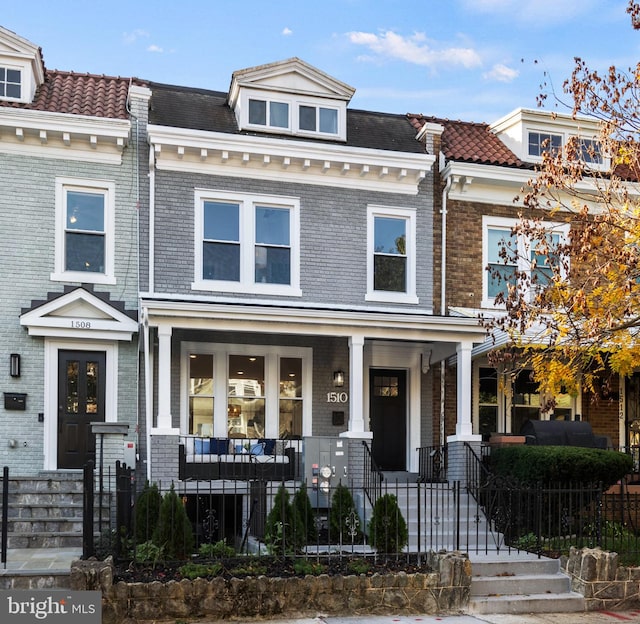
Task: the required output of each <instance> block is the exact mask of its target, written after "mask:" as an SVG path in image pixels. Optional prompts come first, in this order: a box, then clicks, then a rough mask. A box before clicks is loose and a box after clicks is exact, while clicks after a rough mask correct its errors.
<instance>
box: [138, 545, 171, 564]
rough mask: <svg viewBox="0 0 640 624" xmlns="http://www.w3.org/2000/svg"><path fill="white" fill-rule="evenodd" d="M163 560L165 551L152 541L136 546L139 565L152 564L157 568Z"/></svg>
mask: <svg viewBox="0 0 640 624" xmlns="http://www.w3.org/2000/svg"><path fill="white" fill-rule="evenodd" d="M163 558H164V549H163V548H162V546H158V544H156V543H154V542H152V541H151V540H149V541H146V542H142V544H138V545H137V546H136V561H137V562H138V563H151V564H153V566H154V567H155V566H156V565H157V563H158V561H161V560H162V559H163Z"/></svg>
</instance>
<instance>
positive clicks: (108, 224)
mask: <svg viewBox="0 0 640 624" xmlns="http://www.w3.org/2000/svg"><path fill="white" fill-rule="evenodd" d="M67 191H78V192H81V193H98V194H102V195H103V196H104V271H103V272H100V273H97V272H92V271H67V270H66V267H65V232H66V223H67ZM115 191H116V186H115V182H113V181H110V180H90V179H86V178H66V177H59V178H56V181H55V202H56V232H55V244H56V249H55V270H54V272H53V273H52V274H51V276H50V279H51V280H53V281H62V282H83V283H89V284H110V285H113V284H115V283H116V276H115V195H116V193H115Z"/></svg>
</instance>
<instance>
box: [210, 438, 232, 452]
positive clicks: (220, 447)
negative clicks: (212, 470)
mask: <svg viewBox="0 0 640 624" xmlns="http://www.w3.org/2000/svg"><path fill="white" fill-rule="evenodd" d="M210 448H211V454H212V455H226V454H227V453H228V452H229V440H227V438H211V445H210Z"/></svg>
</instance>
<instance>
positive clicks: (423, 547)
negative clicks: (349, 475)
mask: <svg viewBox="0 0 640 624" xmlns="http://www.w3.org/2000/svg"><path fill="white" fill-rule="evenodd" d="M107 478H109V479H110V482H112V483H114V484H115V488H116V489H115V492H114V493H112V494H111V495H110V496H108V497H107V499H108V500H109V501H110V505H111V508H110V510H109V511H108V513H105V512H104V511H103V512H102V514H104V517H105V518H107V520H106V521H103V526H102V530H101V531H99V532H97V533H96V527H98V526H99V525H100V522H99V521H98V519H99V518H102V517H103V515H101V514H100V513H99V512H98V511H97V507H98V505H97V504H95V503H94V514H93V521H92V522H91V523H89V522H87V524H86V526H87V530H89V527H90V526H91V527H92V528H93V532H92V536H93V535H96V534H97V535H98V538H97V540H98V541H97V543H96V544H95V545H94V547H93V549H88V550H87V551H86V553H85V554H92V553H93V552H95V551H96V550H98V551H101V552H99V553H98V554H106V553H105V552H104V550H105V548H110V549H111V551H110V554H114V555H116V556H117V557H119V558H120V559H126V558H133V557H134V556H135V553H136V551H137V550H139V548H140V546H141V545H142V544H146V547H147V549H148V544H149V542H153V540H154V533H155V531H156V529H157V523H158V518H160V517H162V515H163V513H164V514H165V519H164V522H165V523H166V522H168V523H170V525H171V527H170V529H169V531H168V534H170V535H174V534H176V531H178V533H179V534H181V533H180V531H182V530H183V529H182V528H180V527H181V526H182V525H181V524H180V520H179V518H178V517H177V514H178V512H177V511H176V509H177V508H176V507H175V506H174V507H173V508H171V507H169V509H170V511H169V512H166V511H165V512H163V511H162V506H163V504H164V500H165V498H166V497H167V496H169V495H172V496H175V497H176V499H177V500H178V501H179V508H180V513H182V512H184V515H185V517H186V518H187V519H188V521H187V523H188V530H187V533H188V534H189V535H190V536H191V537H187V536H186V533H185V537H184V546H185V547H188V548H191V549H192V550H193V552H196V551H197V550H198V549H200V548H201V547H202V546H203V545H207V544H210V545H212V544H218V543H222V542H224V543H226V545H228V546H230V547H232V548H233V549H234V550H235V552H237V553H256V554H276V555H277V554H292V553H295V554H296V556H303V557H317V556H319V555H320V554H322V555H323V556H324V555H332V556H335V555H337V556H344V555H345V554H347V555H358V556H362V555H371V556H375V555H377V554H381V553H384V554H385V555H387V556H388V555H389V554H393V555H394V556H398V557H402V556H405V555H407V554H418V555H421V554H423V553H427V552H429V551H439V550H442V549H446V550H462V551H466V552H469V553H470V554H472V553H493V552H502V551H509V550H525V551H529V552H533V553H537V554H539V555H549V556H559V555H561V554H563V553H567V552H568V550H569V548H570V547H571V546H576V547H595V546H600V547H602V548H604V549H607V550H615V551H616V552H618V553H619V555H620V556H621V559H622V561H623V562H625V563H629V564H634V563H636V562H640V537H639V534H640V523H639V522H638V521H639V519H640V495H638V494H634V493H631V492H630V491H629V489H628V488H627V487H626V486H625V485H624V484H622V485H621V486H620V487H617V488H613V489H610V490H608V491H606V492H603V491H602V488H601V487H600V486H599V485H598V484H589V485H583V484H557V485H551V486H544V487H543V486H540V485H537V486H532V487H524V486H522V485H520V484H516V483H513V482H509V481H505V480H499V479H496V478H493V477H492V476H491V475H488V474H485V475H483V476H482V478H480V477H479V478H478V479H477V481H476V485H475V486H473V487H470V485H467V484H462V483H447V482H433V483H404V482H402V483H401V482H395V483H392V482H389V481H382V482H380V481H378V480H374V484H375V486H371V485H370V487H373V489H374V490H375V497H374V498H375V500H372V499H370V497H369V496H370V492H368V491H367V490H366V489H365V488H363V487H353V486H352V485H351V484H349V483H340V482H339V483H333V484H332V486H331V488H330V491H329V492H328V494H327V493H323V496H322V497H320V496H319V495H318V492H316V491H315V490H314V489H313V486H312V485H311V484H306V483H304V482H303V481H287V482H277V481H265V480H259V479H255V480H242V481H232V480H228V481H225V480H219V481H192V482H178V483H176V484H172V483H169V484H166V483H157V484H154V485H153V486H152V487H153V489H154V490H156V494H155V495H154V496H153V497H150V496H149V494H148V492H146V491H145V488H140V487H138V486H137V485H139V484H136V482H135V478H134V475H133V473H131V471H129V470H128V469H127V468H126V467H120V466H119V467H118V468H117V470H116V474H115V477H113V478H112V475H108V477H107ZM89 482H91V483H95V482H94V481H93V480H91V481H89V478H88V481H87V483H89ZM146 489H147V490H148V489H149V488H148V487H147V488H146ZM321 500H324V501H328V503H327V506H320V505H319V504H318V503H319V501H321ZM150 501H151V502H150ZM380 501H384V502H383V505H384V507H383V508H382V509H377V510H376V503H377V502H380ZM104 503H105V501H103V506H104ZM393 503H395V504H397V506H396V505H394V504H393ZM165 506H166V505H165ZM294 506H295V508H296V510H297V512H296V513H295V514H294V513H293V512H290V511H289V508H290V507H294ZM274 510H277V513H276V511H274ZM167 513H168V514H169V515H167ZM178 539H182V538H180V537H179V538H178ZM89 541H90V540H87V542H89ZM387 551H388V552H387Z"/></svg>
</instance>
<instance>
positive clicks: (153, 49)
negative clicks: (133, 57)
mask: <svg viewBox="0 0 640 624" xmlns="http://www.w3.org/2000/svg"><path fill="white" fill-rule="evenodd" d="M147 52H157V53H159V54H162V53H163V52H164V50H163V49H162V48H161V47H160V46H158V45H156V44H155V43H152V44H151V45H150V46H149V47H148V48H147Z"/></svg>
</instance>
